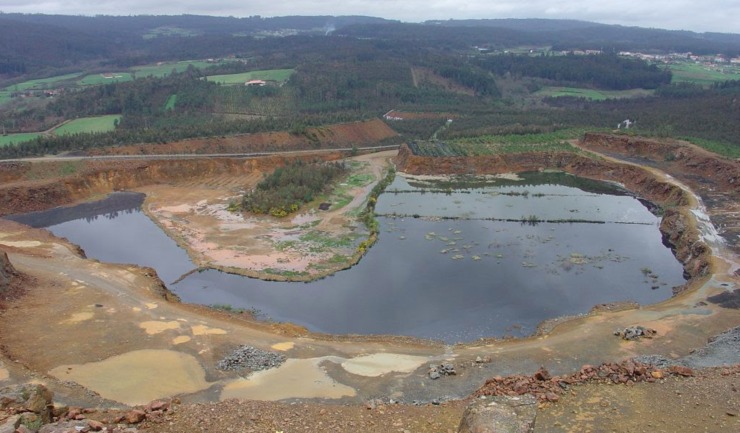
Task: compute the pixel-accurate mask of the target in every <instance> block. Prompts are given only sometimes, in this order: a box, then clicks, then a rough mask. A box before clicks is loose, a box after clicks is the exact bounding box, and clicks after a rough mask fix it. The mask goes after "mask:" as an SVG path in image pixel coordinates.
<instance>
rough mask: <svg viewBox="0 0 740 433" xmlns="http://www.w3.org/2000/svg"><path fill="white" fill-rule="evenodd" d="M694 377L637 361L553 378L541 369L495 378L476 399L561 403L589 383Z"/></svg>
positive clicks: (680, 370)
mask: <svg viewBox="0 0 740 433" xmlns="http://www.w3.org/2000/svg"><path fill="white" fill-rule="evenodd" d="M669 374H672V375H679V376H691V375H693V374H694V373H693V371H692V370H691V369H690V368H686V367H682V368H676V367H669V368H668V369H667V370H661V369H659V368H657V367H655V366H653V365H650V364H643V363H640V362H636V361H624V362H621V363H605V364H601V365H599V366H592V365H584V366H583V367H581V369H580V370H579V371H578V372H576V373H574V374H571V375H569V376H551V375H550V373H549V372H548V371H547V370H546V369H544V368H540V369H539V370H538V371H537V372H536V373H535V374H533V375H532V376H525V375H516V376H508V377H500V376H497V377H494V378H493V379H489V380H487V381H486V383H485V385H483V386H482V387H481V388H480V389H479V390H478V391H476V392H475V395H476V396H484V395H494V396H495V395H509V396H515V395H524V394H532V395H534V396H535V397H537V399H539V400H541V401H558V400H559V399H560V395H562V393H563V391H564V390H566V389H568V387H569V386H571V385H576V384H581V383H586V382H590V381H596V382H611V383H628V382H633V383H635V382H655V381H656V380H658V379H662V378H663V377H665V376H666V375H669Z"/></svg>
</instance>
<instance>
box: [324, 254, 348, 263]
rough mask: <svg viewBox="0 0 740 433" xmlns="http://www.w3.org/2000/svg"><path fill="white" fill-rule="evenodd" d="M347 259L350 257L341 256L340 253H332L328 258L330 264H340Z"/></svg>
mask: <svg viewBox="0 0 740 433" xmlns="http://www.w3.org/2000/svg"><path fill="white" fill-rule="evenodd" d="M349 259H350V258H349V257H347V256H343V255H341V254H334V255H333V256H332V257H331V258H330V259H329V263H332V264H342V263H347V262H348V261H349Z"/></svg>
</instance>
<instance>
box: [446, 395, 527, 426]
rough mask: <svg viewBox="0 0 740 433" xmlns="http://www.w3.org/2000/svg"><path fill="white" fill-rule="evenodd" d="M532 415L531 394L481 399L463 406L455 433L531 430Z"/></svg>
mask: <svg viewBox="0 0 740 433" xmlns="http://www.w3.org/2000/svg"><path fill="white" fill-rule="evenodd" d="M536 416H537V400H536V399H535V398H534V397H533V396H531V395H523V396H521V397H508V396H501V397H492V398H481V399H477V400H476V401H474V402H473V403H471V404H470V405H469V406H468V407H467V408H466V409H465V413H463V417H462V420H461V421H460V426H459V427H458V429H457V433H531V432H533V431H534V423H535V418H536Z"/></svg>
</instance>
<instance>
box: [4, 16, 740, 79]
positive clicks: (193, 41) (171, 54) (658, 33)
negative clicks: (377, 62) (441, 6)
mask: <svg viewBox="0 0 740 433" xmlns="http://www.w3.org/2000/svg"><path fill="white" fill-rule="evenodd" d="M329 33H331V34H335V35H340V36H349V37H356V38H363V39H371V40H379V41H387V42H389V43H390V44H392V45H394V46H398V45H404V46H409V44H410V43H411V44H412V45H413V46H415V47H425V48H430V49H437V48H442V49H445V48H448V49H454V50H469V49H470V48H471V47H472V46H481V47H488V48H492V49H506V48H510V47H516V46H523V45H533V46H548V47H552V48H553V49H555V50H577V49H595V50H603V51H612V50H616V51H621V50H643V51H653V52H688V51H691V52H693V53H695V54H712V55H713V54H718V53H723V54H726V55H729V56H732V57H734V56H737V55H740V35H734V34H718V33H704V34H699V33H693V32H685V31H668V30H657V29H643V28H637V27H623V26H613V25H604V24H597V23H589V22H585V21H574V20H543V19H523V20H518V19H507V20H461V21H459V20H449V21H429V22H426V23H422V24H407V23H401V22H398V21H390V20H385V19H381V18H373V17H364V16H340V17H333V16H313V17H306V16H288V17H275V18H262V17H259V16H253V17H247V18H235V17H211V16H198V15H178V16H125V17H124V16H94V17H86V16H64V15H42V14H31V15H28V14H3V13H0V79H3V78H4V79H8V78H13V77H18V76H21V75H23V76H29V75H30V76H49V75H51V73H52V71H54V72H56V73H60V72H69V71H70V70H69V68H76V71H78V70H80V69H89V68H90V67H94V66H96V65H97V66H102V67H105V66H106V65H115V66H119V67H127V66H133V65H137V64H144V63H151V62H155V61H165V60H185V59H191V58H211V57H223V56H227V55H232V54H237V55H238V54H240V53H241V52H242V51H243V47H244V46H245V45H250V44H252V45H253V44H256V43H263V44H267V42H266V41H269V40H270V39H273V38H275V37H286V36H295V35H316V36H323V35H325V34H329ZM65 68H67V70H65Z"/></svg>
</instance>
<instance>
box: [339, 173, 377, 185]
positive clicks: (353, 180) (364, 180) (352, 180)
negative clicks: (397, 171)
mask: <svg viewBox="0 0 740 433" xmlns="http://www.w3.org/2000/svg"><path fill="white" fill-rule="evenodd" d="M374 180H375V176H373V175H372V174H371V173H358V174H353V175H351V176H350V177H348V178H347V182H346V183H347V185H349V186H352V187H360V186H365V185H367V184H369V183H370V182H372V181H374Z"/></svg>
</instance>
